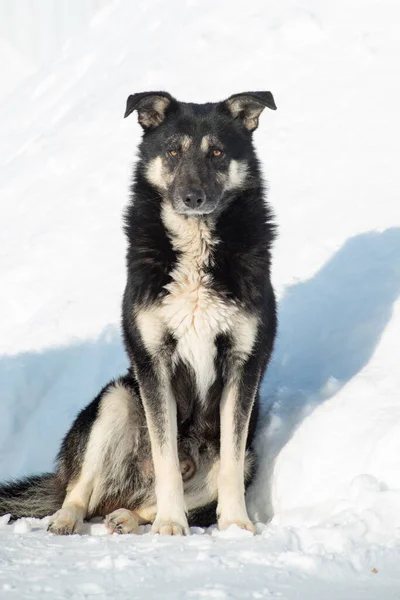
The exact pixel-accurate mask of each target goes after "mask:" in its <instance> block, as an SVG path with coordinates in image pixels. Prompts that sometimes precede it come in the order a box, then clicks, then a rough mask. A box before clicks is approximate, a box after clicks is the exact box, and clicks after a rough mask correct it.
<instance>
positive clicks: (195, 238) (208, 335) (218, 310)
mask: <svg viewBox="0 0 400 600" xmlns="http://www.w3.org/2000/svg"><path fill="white" fill-rule="evenodd" d="M196 225H197V224H196ZM179 241H180V242H181V244H180V246H181V248H182V250H181V252H180V256H179V258H178V261H177V264H176V266H175V268H174V269H173V271H172V273H171V282H170V283H169V284H168V285H167V286H166V290H167V295H166V296H165V297H164V298H163V301H162V305H161V307H160V316H161V318H162V320H163V322H164V324H165V327H166V329H167V331H168V332H169V333H170V334H172V335H173V337H174V339H175V340H176V348H175V355H174V357H173V359H174V361H175V362H176V361H177V360H178V359H181V360H183V361H184V362H185V363H187V364H189V365H190V366H191V367H192V369H193V370H194V372H195V375H196V381H197V387H198V391H199V393H200V396H201V397H204V396H205V395H206V393H207V391H208V389H209V387H210V385H211V384H212V383H213V381H214V379H215V358H216V345H215V340H216V337H217V335H218V334H220V333H230V332H231V331H232V330H233V328H234V321H235V317H236V316H237V315H238V312H239V308H238V306H237V305H236V304H235V303H234V302H232V301H228V300H226V299H224V298H223V297H221V296H220V295H219V294H218V293H217V292H216V291H215V290H214V289H213V287H212V279H211V275H210V274H209V272H208V267H209V266H210V264H211V263H212V251H213V245H214V244H215V243H216V242H215V240H213V239H212V238H211V233H210V231H209V230H208V228H207V227H206V226H204V227H201V226H197V228H196V227H194V228H193V229H192V230H191V231H190V232H188V235H187V237H186V239H185V240H182V238H180V240H179ZM182 242H183V243H182Z"/></svg>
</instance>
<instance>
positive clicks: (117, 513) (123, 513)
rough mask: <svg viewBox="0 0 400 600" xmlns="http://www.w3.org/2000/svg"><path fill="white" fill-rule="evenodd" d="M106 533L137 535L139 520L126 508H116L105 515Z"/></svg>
mask: <svg viewBox="0 0 400 600" xmlns="http://www.w3.org/2000/svg"><path fill="white" fill-rule="evenodd" d="M104 524H105V526H106V529H107V531H108V533H119V534H124V533H138V531H139V519H138V517H137V515H136V514H135V513H134V512H132V511H131V510H128V509H126V508H118V509H117V510H114V512H112V513H111V514H109V515H107V516H106V518H105V521H104Z"/></svg>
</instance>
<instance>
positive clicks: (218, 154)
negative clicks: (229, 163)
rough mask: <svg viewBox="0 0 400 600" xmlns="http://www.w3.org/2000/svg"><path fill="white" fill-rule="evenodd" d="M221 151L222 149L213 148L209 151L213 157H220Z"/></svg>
mask: <svg viewBox="0 0 400 600" xmlns="http://www.w3.org/2000/svg"><path fill="white" fill-rule="evenodd" d="M222 154H223V152H222V150H218V149H215V150H213V151H212V152H211V156H214V157H215V158H220V157H221V156H222Z"/></svg>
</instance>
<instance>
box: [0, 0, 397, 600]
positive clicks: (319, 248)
mask: <svg viewBox="0 0 400 600" xmlns="http://www.w3.org/2000/svg"><path fill="white" fill-rule="evenodd" d="M101 4H104V3H103V2H102V3H101ZM78 5H79V3H74V5H73V6H74V8H73V9H72V8H71V10H79V7H78ZM399 17H400V9H399V6H398V3H396V2H395V1H394V0H392V1H390V0H385V1H381V2H379V3H377V2H375V1H373V0H369V1H368V2H360V1H359V0H348V1H347V2H336V3H332V2H328V0H323V1H322V0H319V1H317V0H304V1H303V2H302V3H301V5H300V4H299V3H298V2H297V1H296V0H281V2H279V3H277V2H275V3H273V2H269V1H268V2H264V1H262V0H253V1H251V2H248V3H246V7H245V8H244V7H243V5H242V3H236V2H231V1H230V2H228V1H227V0H226V1H222V2H218V3H215V2H211V0H202V2H198V1H197V0H188V1H184V0H177V2H175V3H174V4H171V3H169V4H165V3H163V2H161V1H160V0H150V1H149V2H147V3H144V2H142V3H132V2H129V0H120V1H119V2H110V3H109V4H107V5H105V6H103V7H102V8H101V10H100V11H99V12H98V13H97V14H96V15H95V17H94V18H93V19H92V21H91V22H90V26H88V27H87V28H86V29H84V30H82V32H81V33H80V34H79V35H77V36H76V37H75V38H74V39H73V40H71V41H70V42H69V43H68V44H67V45H66V46H64V49H63V51H62V53H61V55H60V54H57V55H56V56H54V59H53V60H52V61H48V60H47V61H46V63H45V64H44V65H43V66H42V67H41V68H38V67H37V65H35V68H34V69H33V68H32V65H31V64H30V63H29V61H27V60H26V57H24V59H21V57H20V55H19V53H18V50H17V49H16V48H14V47H11V46H10V41H9V40H8V39H3V38H2V37H0V47H1V48H2V49H6V51H7V56H8V57H9V59H10V60H9V61H8V63H7V65H4V67H3V66H2V71H3V70H4V73H5V75H4V78H3V80H2V86H3V87H2V89H1V90H0V92H1V93H0V114H1V118H0V164H1V170H0V202H1V217H2V218H1V245H0V256H1V260H0V269H1V289H2V294H1V295H0V314H1V315H2V318H1V320H0V380H1V382H2V385H1V388H0V407H1V417H2V418H1V421H0V477H1V478H3V479H4V478H8V477H11V476H14V477H18V476H21V475H24V474H28V473H31V472H40V471H43V470H48V469H51V465H52V460H53V458H54V456H55V454H56V452H57V448H58V445H59V442H60V439H61V437H62V436H63V435H64V434H65V432H66V431H67V429H68V427H69V425H70V423H71V420H72V418H73V417H74V415H75V414H76V413H77V411H78V410H79V409H80V408H81V407H82V406H84V405H85V404H86V403H87V402H88V401H89V400H90V399H91V398H92V397H93V396H94V395H95V394H96V393H97V391H98V390H99V389H100V387H101V386H102V385H103V384H104V383H106V382H107V381H108V380H109V379H110V378H112V377H114V376H115V375H117V374H119V373H122V372H123V371H124V369H125V368H126V358H125V356H124V353H123V349H122V344H121V338H120V330H119V318H120V317H119V313H120V302H121V295H122V291H123V287H124V279H125V271H124V254H125V240H124V237H123V234H122V231H121V214H122V209H123V206H124V205H125V204H126V199H127V189H128V183H129V177H130V169H131V163H132V159H133V158H134V152H135V150H134V149H135V146H136V144H137V141H138V139H139V134H140V132H139V128H138V126H137V125H136V123H135V119H134V118H132V117H131V118H130V119H127V120H125V121H124V120H123V119H122V115H123V112H124V103H125V99H126V97H127V96H128V94H129V93H133V92H135V91H141V90H146V89H152V88H153V89H163V88H164V89H167V90H168V91H170V92H171V93H173V94H175V95H176V96H177V97H178V98H181V99H183V100H193V101H196V100H197V101H206V100H217V99H220V98H222V97H224V96H228V95H229V94H231V93H233V92H237V91H245V90H246V89H270V90H271V91H272V92H273V93H274V96H275V99H276V102H277V105H278V111H276V113H275V112H274V113H272V112H269V113H266V112H265V113H264V114H263V115H262V117H261V120H260V128H259V130H258V131H257V132H256V134H255V141H256V144H257V148H258V151H259V154H260V157H261V159H262V162H263V165H264V169H265V172H266V174H267V176H268V180H269V182H270V202H271V204H272V205H273V207H274V210H275V212H276V215H277V222H278V224H279V239H278V241H277V243H276V245H275V250H274V263H273V281H274V285H275V287H276V290H277V293H278V297H279V300H280V308H279V320H280V328H279V339H278V342H277V345H276V349H275V353H274V357H273V361H272V364H271V366H270V369H269V371H268V374H267V377H266V378H265V380H264V383H263V401H264V421H263V423H262V425H261V427H260V432H259V435H258V442H257V444H258V451H259V454H260V459H261V461H260V469H259V473H258V476H257V479H256V481H255V483H254V485H253V486H252V487H251V489H250V490H249V493H248V506H249V510H250V513H251V515H252V517H253V519H254V520H255V521H257V522H258V524H257V535H256V536H255V537H253V536H251V535H250V534H249V532H242V531H240V530H238V529H237V528H235V527H232V528H230V529H229V530H228V531H226V532H221V533H220V532H218V531H217V530H216V529H215V528H211V529H209V530H206V531H204V530H202V529H200V528H196V529H195V528H193V529H192V531H191V533H192V535H191V536H189V537H187V538H182V539H179V538H163V537H160V536H153V535H151V534H150V533H149V532H148V528H144V529H143V530H142V533H141V535H138V536H125V537H124V536H120V537H119V536H116V535H113V536H109V535H106V533H105V529H104V526H103V524H102V523H101V522H95V523H90V524H88V525H87V529H86V532H85V535H83V536H72V537H70V538H58V537H55V536H53V535H51V534H49V533H47V532H46V519H44V520H42V521H37V520H35V519H21V520H20V521H18V522H16V523H8V517H7V516H2V517H0V539H1V544H0V598H18V599H25V598H27V599H28V598H29V600H32V599H33V600H35V599H36V598H49V599H50V598H51V599H52V600H56V599H67V598H74V599H75V598H76V599H80V598H82V599H83V598H92V597H93V598H94V597H96V598H110V597H113V598H121V599H125V598H136V597H137V598H144V597H151V598H161V597H163V598H164V597H165V598H269V597H276V598H282V599H283V600H285V599H287V600H292V599H293V600H295V599H296V600H298V599H307V600H313V599H314V598H315V599H316V600H317V599H318V600H319V599H320V598H326V599H327V600H330V599H331V598H332V599H335V600H337V599H343V600H348V599H349V598H352V600H353V599H355V600H357V599H363V600H372V599H374V600H375V599H381V598H385V600H386V599H388V600H390V599H391V598H396V599H397V598H398V597H399V589H400V575H399V571H398V563H399V558H400V508H399V507H400V395H399V389H400V371H399V368H398V357H399V352H398V340H399V335H400V301H399V293H400V208H399V191H400V184H399V180H398V157H399V142H398V140H399V139H400V122H399V118H398V107H399V103H400V87H399V84H398V77H396V75H395V73H396V72H398V70H399V64H398V62H399V61H398V57H399V56H400V18H399ZM51 19H52V17H51V16H50V14H49V22H48V23H47V24H46V23H44V22H43V27H42V30H41V31H42V32H43V31H46V29H47V30H48V31H50V30H51V33H49V35H51V36H52V39H53V38H54V31H53V22H52V20H51ZM74 20H75V21H76V22H78V21H79V19H78V17H76V19H74ZM42 21H43V20H42ZM42 21H41V22H42ZM25 25H26V24H25ZM25 25H24V26H25ZM46 26H47V27H46Z"/></svg>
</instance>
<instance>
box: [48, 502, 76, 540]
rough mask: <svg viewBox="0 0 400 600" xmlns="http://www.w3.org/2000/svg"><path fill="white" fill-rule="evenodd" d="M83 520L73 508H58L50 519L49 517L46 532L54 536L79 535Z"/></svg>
mask: <svg viewBox="0 0 400 600" xmlns="http://www.w3.org/2000/svg"><path fill="white" fill-rule="evenodd" d="M82 525H83V520H82V517H81V515H80V513H78V512H77V511H75V510H74V509H73V508H60V510H58V511H57V512H56V513H54V515H53V516H52V517H50V521H49V524H48V526H47V531H50V532H51V533H55V534H56V535H72V534H73V533H80V531H81V528H82Z"/></svg>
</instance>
